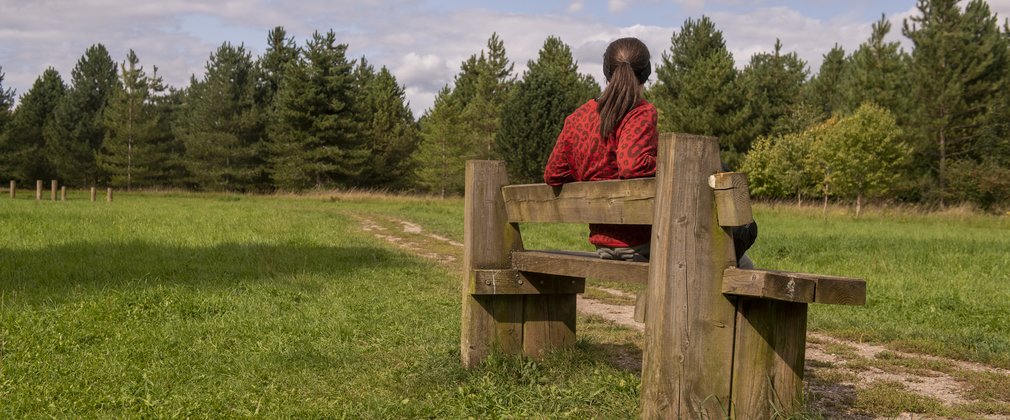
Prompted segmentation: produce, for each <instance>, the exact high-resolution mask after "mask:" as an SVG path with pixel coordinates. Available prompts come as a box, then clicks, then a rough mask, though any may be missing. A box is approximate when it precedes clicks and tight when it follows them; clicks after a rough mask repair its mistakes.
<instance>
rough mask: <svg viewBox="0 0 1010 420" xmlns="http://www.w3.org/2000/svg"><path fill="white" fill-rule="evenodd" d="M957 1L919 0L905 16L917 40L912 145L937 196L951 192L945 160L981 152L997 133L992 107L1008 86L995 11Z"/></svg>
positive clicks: (1003, 43)
mask: <svg viewBox="0 0 1010 420" xmlns="http://www.w3.org/2000/svg"><path fill="white" fill-rule="evenodd" d="M958 3H959V1H958V0H919V2H918V4H917V8H918V10H919V15H918V16H913V17H911V18H910V19H908V20H905V22H904V28H903V31H902V32H903V33H904V35H905V36H907V37H908V38H909V39H911V40H912V43H913V44H914V46H915V48H914V49H913V50H912V58H911V72H910V74H909V79H910V83H911V86H912V89H911V92H912V100H913V102H914V104H915V105H916V109H915V110H914V114H913V120H912V123H911V124H910V126H911V127H914V128H916V129H917V130H918V139H917V141H916V142H915V144H914V147H915V154H916V159H914V161H917V162H932V163H934V165H930V166H920V167H919V168H918V169H919V173H922V174H925V175H927V176H930V177H931V178H933V179H935V185H936V187H935V188H936V193H935V197H936V198H938V199H939V200H940V203H941V204H943V203H944V200H945V197H946V196H947V193H948V192H947V178H948V177H949V176H950V175H949V174H948V173H947V163H948V160H951V159H972V160H975V161H978V160H981V159H983V158H984V157H985V156H984V153H986V152H987V150H986V149H987V148H986V147H984V145H985V144H987V143H989V142H990V141H991V140H992V137H991V136H992V135H993V134H995V133H997V132H998V131H999V130H997V129H994V127H993V124H994V123H995V121H993V118H992V112H993V110H994V109H996V108H997V107H998V106H1001V105H1003V104H1000V103H998V101H999V98H1000V97H1001V92H1003V91H1005V89H1007V86H1006V85H1005V83H1006V77H1005V74H1006V72H1007V71H1008V57H1007V46H1006V39H1005V38H1004V37H1003V35H1002V34H1001V33H1000V31H999V27H998V26H997V23H996V17H995V16H994V15H993V14H992V13H991V11H990V10H989V6H988V5H987V4H986V3H985V2H984V1H982V0H972V1H970V2H969V3H968V4H967V6H966V7H965V8H964V11H963V12H962V11H961V9H960V8H959V7H958Z"/></svg>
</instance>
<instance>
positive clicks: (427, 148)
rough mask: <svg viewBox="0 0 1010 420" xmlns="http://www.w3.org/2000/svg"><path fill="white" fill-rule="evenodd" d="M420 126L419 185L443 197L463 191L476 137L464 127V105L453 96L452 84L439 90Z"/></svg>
mask: <svg viewBox="0 0 1010 420" xmlns="http://www.w3.org/2000/svg"><path fill="white" fill-rule="evenodd" d="M419 125H420V127H421V133H420V134H421V144H420V145H418V150H417V153H416V154H415V160H416V161H417V164H418V169H417V182H418V184H420V185H421V187H423V188H425V189H426V190H428V191H433V192H437V193H439V194H440V195H441V196H443V197H445V195H446V194H451V193H460V192H463V186H464V185H463V182H464V181H465V179H464V178H465V174H466V166H465V162H466V160H467V158H468V156H470V155H471V154H472V153H473V147H472V144H473V139H472V138H471V136H470V135H469V133H468V131H467V130H465V129H461V127H463V105H462V104H460V103H458V101H455V100H454V99H453V97H452V89H450V88H449V86H444V87H442V90H440V91H439V92H438V95H436V96H435V103H434V104H433V105H432V106H431V108H429V109H428V110H427V111H426V112H425V114H424V116H422V117H421V121H420V122H419Z"/></svg>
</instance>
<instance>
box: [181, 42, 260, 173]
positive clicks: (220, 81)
mask: <svg viewBox="0 0 1010 420" xmlns="http://www.w3.org/2000/svg"><path fill="white" fill-rule="evenodd" d="M206 69H207V72H206V74H205V75H204V77H203V79H202V80H200V81H197V80H195V78H193V79H191V81H190V87H189V89H188V92H187V96H186V99H185V103H184V104H183V106H182V107H181V109H180V113H181V114H182V115H180V118H178V119H177V120H176V121H177V124H176V126H175V130H174V131H175V132H176V136H177V137H178V138H179V139H180V140H181V141H182V143H183V145H184V146H185V159H184V162H185V165H186V169H187V170H188V172H189V173H190V175H191V176H192V181H193V182H194V183H195V185H196V186H198V187H201V188H205V189H211V190H239V191H243V190H249V189H253V188H256V187H257V185H258V181H259V179H260V176H261V174H262V171H263V167H262V160H261V159H260V158H259V155H258V152H259V148H260V147H261V146H260V143H261V140H262V135H263V121H262V117H261V112H260V109H259V107H258V106H257V104H256V101H255V89H256V72H255V68H254V66H253V62H252V58H251V56H250V54H249V53H248V52H247V51H246V49H245V47H244V46H242V45H239V46H237V47H236V46H233V45H231V44H230V43H227V42H225V43H224V44H222V45H221V46H220V47H218V49H217V50H216V51H215V52H214V53H212V54H211V55H210V60H208V61H207V65H206Z"/></svg>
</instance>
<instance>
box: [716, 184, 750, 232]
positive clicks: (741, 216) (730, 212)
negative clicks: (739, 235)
mask: <svg viewBox="0 0 1010 420" xmlns="http://www.w3.org/2000/svg"><path fill="white" fill-rule="evenodd" d="M708 184H709V186H710V187H712V189H714V190H715V208H716V211H717V212H718V214H719V225H720V226H743V225H746V224H748V223H751V222H753V221H754V216H753V214H751V208H750V191H749V190H748V189H747V175H746V174H744V173H740V172H720V173H717V174H714V175H712V176H711V177H709V179H708Z"/></svg>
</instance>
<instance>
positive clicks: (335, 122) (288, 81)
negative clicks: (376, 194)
mask: <svg viewBox="0 0 1010 420" xmlns="http://www.w3.org/2000/svg"><path fill="white" fill-rule="evenodd" d="M346 51H347V45H346V44H336V35H335V34H334V33H333V31H329V32H327V33H326V34H320V33H318V32H316V33H314V34H313V35H312V39H311V40H309V41H308V42H307V44H306V46H305V48H304V49H303V50H302V54H301V58H300V59H299V61H298V62H297V64H296V65H291V66H289V67H288V68H287V69H286V70H285V74H284V79H283V81H282V82H281V86H280V89H279V90H278V91H277V100H276V105H275V114H274V117H273V119H272V120H271V124H270V126H269V137H270V146H269V147H270V167H271V177H272V179H273V181H274V183H275V185H276V186H277V187H280V188H285V189H302V188H308V187H312V186H316V187H321V186H325V185H334V184H335V185H351V184H353V183H354V181H355V179H356V177H357V176H358V175H359V174H360V173H361V170H362V164H363V163H364V161H365V159H366V158H367V156H368V155H367V153H368V152H367V150H365V149H364V147H363V146H362V144H361V139H360V138H359V136H358V135H357V133H355V128H356V126H355V121H354V109H353V108H352V103H351V101H352V99H353V94H354V92H353V75H352V73H351V70H352V65H353V64H352V63H350V62H348V60H347V58H346Z"/></svg>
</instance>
